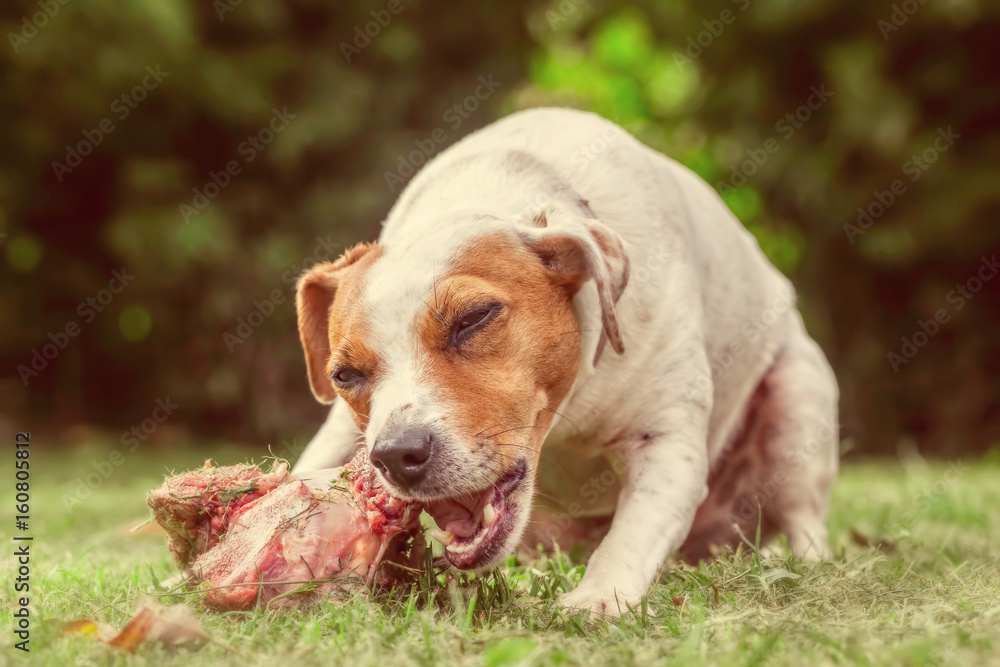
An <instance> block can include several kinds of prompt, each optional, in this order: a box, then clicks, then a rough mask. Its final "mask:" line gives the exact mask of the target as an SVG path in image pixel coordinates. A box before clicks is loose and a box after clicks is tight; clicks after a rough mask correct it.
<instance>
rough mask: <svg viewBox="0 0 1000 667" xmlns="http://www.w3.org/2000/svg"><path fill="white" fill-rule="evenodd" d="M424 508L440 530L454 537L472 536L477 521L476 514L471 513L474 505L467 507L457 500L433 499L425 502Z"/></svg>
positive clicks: (474, 532)
mask: <svg viewBox="0 0 1000 667" xmlns="http://www.w3.org/2000/svg"><path fill="white" fill-rule="evenodd" d="M469 500H470V502H474V501H472V500H471V499H469ZM424 509H426V510H427V513H428V514H430V515H431V517H432V518H433V519H434V523H436V524H437V525H438V527H439V528H440V529H441V530H445V531H448V532H449V533H451V534H452V535H454V536H455V537H472V536H473V535H475V534H476V527H477V526H478V523H479V522H478V518H479V517H478V515H476V514H474V513H473V510H474V509H476V507H471V508H470V507H467V506H465V505H463V504H462V503H461V502H459V501H457V500H435V501H432V502H429V503H427V504H426V505H425V506H424Z"/></svg>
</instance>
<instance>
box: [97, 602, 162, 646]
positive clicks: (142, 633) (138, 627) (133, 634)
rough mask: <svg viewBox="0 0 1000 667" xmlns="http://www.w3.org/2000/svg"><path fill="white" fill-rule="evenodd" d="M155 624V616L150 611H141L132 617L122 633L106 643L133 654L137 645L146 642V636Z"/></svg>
mask: <svg viewBox="0 0 1000 667" xmlns="http://www.w3.org/2000/svg"><path fill="white" fill-rule="evenodd" d="M155 622H156V614H155V613H154V612H153V611H152V610H150V609H143V610H142V611H140V612H139V613H138V615H136V616H133V617H132V620H130V621H129V622H128V623H127V624H126V625H125V627H124V628H123V629H122V631H121V632H119V633H118V635H117V636H116V637H115V638H114V639H112V640H111V641H109V642H108V643H109V644H111V645H112V646H117V647H118V648H120V649H124V650H126V651H128V652H129V653H135V649H136V648H137V647H138V646H139V644H141V643H142V642H144V641H145V640H146V636H147V635H148V634H149V631H150V629H152V627H153V623H155Z"/></svg>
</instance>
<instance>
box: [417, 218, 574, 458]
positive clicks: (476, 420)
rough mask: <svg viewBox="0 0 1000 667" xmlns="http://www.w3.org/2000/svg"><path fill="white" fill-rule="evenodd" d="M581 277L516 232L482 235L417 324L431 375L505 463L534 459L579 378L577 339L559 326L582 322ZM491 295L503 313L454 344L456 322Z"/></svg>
mask: <svg viewBox="0 0 1000 667" xmlns="http://www.w3.org/2000/svg"><path fill="white" fill-rule="evenodd" d="M583 279H585V276H581V277H580V279H579V280H577V281H573V280H572V279H570V278H567V275H566V274H565V273H563V272H560V271H557V270H553V269H551V268H547V267H546V266H545V265H544V264H543V262H540V261H539V259H538V257H537V256H536V255H535V253H533V252H531V250H529V249H528V248H527V247H525V246H524V245H523V244H522V243H520V242H519V241H518V240H517V239H516V238H512V237H510V236H507V235H505V234H496V235H492V236H488V237H481V238H479V239H476V241H475V242H473V243H472V244H471V245H470V246H469V248H468V249H467V251H466V252H464V253H463V254H462V256H461V257H460V258H459V259H458V261H457V262H456V263H455V264H454V265H453V266H452V267H451V268H450V271H449V273H448V274H447V275H445V276H443V277H442V279H441V280H440V281H439V282H438V285H437V286H436V290H435V291H436V293H437V295H438V296H439V297H440V298H439V300H438V306H437V307H435V309H432V310H428V312H427V313H426V315H425V316H424V319H423V321H422V322H421V323H420V324H419V325H418V329H417V330H418V333H419V337H420V343H421V346H422V347H423V349H424V350H426V351H427V353H428V354H427V359H428V370H427V379H428V381H429V382H430V383H431V384H432V385H433V386H434V387H435V388H436V393H437V394H438V395H439V396H441V397H442V398H443V399H444V400H445V401H447V402H448V403H449V405H450V406H451V408H452V409H451V415H452V417H453V419H454V420H455V425H456V426H457V427H458V428H459V430H460V432H462V433H466V434H468V436H469V437H470V438H473V439H474V440H475V441H476V442H473V443H470V444H472V445H473V446H488V447H491V448H492V449H493V452H492V454H493V455H492V456H491V457H490V458H491V459H492V460H496V461H498V462H499V463H500V464H501V466H502V467H504V468H506V467H507V466H509V465H510V464H512V463H513V462H514V461H515V460H517V459H519V458H522V457H523V456H525V454H528V455H529V461H530V463H531V464H532V465H534V464H536V463H537V460H538V453H539V450H540V449H541V443H542V436H543V435H544V433H545V432H546V430H547V428H548V427H549V425H550V424H551V423H552V419H553V416H554V413H553V412H552V410H555V409H556V408H557V407H558V405H559V403H560V402H561V401H562V399H563V398H564V397H565V396H566V394H567V392H568V391H569V389H570V387H571V386H572V385H573V381H574V379H575V378H576V371H577V367H578V365H579V358H580V343H579V338H578V337H574V336H564V335H562V334H563V332H565V331H569V330H572V329H574V328H576V326H577V323H576V317H575V316H574V314H573V309H572V298H573V296H574V295H575V294H576V292H577V290H579V288H580V284H581V283H582V280H583ZM434 299H435V297H434V295H429V296H428V299H427V301H428V303H429V304H434ZM490 303H499V304H501V305H502V311H501V312H500V313H499V315H497V316H496V317H494V319H493V320H492V321H490V322H489V323H488V324H486V325H485V326H484V328H483V329H481V330H479V331H477V332H475V333H474V334H473V335H472V336H471V337H470V338H469V339H468V340H466V341H465V342H464V343H463V344H461V345H460V346H459V347H458V348H457V349H456V348H455V347H453V346H452V344H451V342H450V332H451V329H452V326H453V323H454V321H455V320H456V319H458V318H461V317H462V315H463V314H465V313H467V312H468V311H470V310H472V309H475V308H477V307H482V306H485V305H487V304H490ZM507 429H514V430H509V431H507ZM500 431H507V432H505V433H503V434H502V435H500V436H499V437H498V438H490V437H489V436H490V434H491V433H499V432H500ZM475 434H481V435H480V436H479V437H475ZM526 448H527V451H526Z"/></svg>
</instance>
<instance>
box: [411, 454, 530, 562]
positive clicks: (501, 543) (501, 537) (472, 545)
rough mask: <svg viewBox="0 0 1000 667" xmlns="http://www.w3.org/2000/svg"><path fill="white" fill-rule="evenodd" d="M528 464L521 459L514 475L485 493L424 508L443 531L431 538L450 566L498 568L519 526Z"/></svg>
mask: <svg viewBox="0 0 1000 667" xmlns="http://www.w3.org/2000/svg"><path fill="white" fill-rule="evenodd" d="M526 471H527V463H526V461H525V460H524V459H520V460H519V461H518V462H517V463H515V464H514V466H513V467H512V468H511V471H510V472H509V473H507V474H506V475H505V476H504V477H502V478H501V479H500V480H499V481H498V482H496V483H495V484H494V485H493V486H491V487H489V488H487V489H484V490H483V491H480V492H477V493H473V494H470V495H464V496H458V497H455V498H442V499H439V500H432V501H430V502H427V503H425V504H424V509H425V510H427V513H428V514H430V515H431V517H432V518H433V519H434V521H435V523H437V525H438V526H439V527H440V529H439V530H432V531H431V536H432V537H434V538H435V539H436V540H437V541H439V542H441V544H443V545H444V547H445V550H444V554H445V557H446V558H447V559H448V562H449V563H451V564H452V565H454V566H455V567H457V568H458V569H460V570H474V569H477V568H485V567H488V566H491V565H494V564H496V562H497V561H498V560H499V559H501V558H503V557H504V556H506V555H507V554H506V553H504V548H505V546H506V544H507V541H508V538H509V537H510V534H511V532H512V531H513V530H514V528H515V526H516V523H517V516H518V511H519V510H520V509H521V508H519V507H518V499H517V497H516V496H517V491H518V489H519V488H520V487H521V484H522V482H524V476H525V472H526Z"/></svg>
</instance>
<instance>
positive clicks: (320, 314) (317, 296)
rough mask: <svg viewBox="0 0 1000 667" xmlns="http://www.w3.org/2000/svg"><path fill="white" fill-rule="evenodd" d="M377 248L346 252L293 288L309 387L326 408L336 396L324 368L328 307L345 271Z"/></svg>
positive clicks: (327, 351) (366, 246) (368, 246)
mask: <svg viewBox="0 0 1000 667" xmlns="http://www.w3.org/2000/svg"><path fill="white" fill-rule="evenodd" d="M376 247H377V244H375V243H362V244H359V245H356V246H354V247H353V248H350V249H348V250H347V252H345V253H344V254H343V255H341V256H340V258H338V259H337V261H335V262H323V263H322V264H317V265H316V266H314V267H313V268H312V269H310V270H309V271H308V272H306V273H304V274H303V275H302V277H301V278H299V282H298V285H297V286H296V291H295V309H296V311H297V312H298V318H299V339H300V340H301V341H302V350H303V352H305V355H306V369H307V370H308V372H309V385H310V386H311V388H312V393H313V396H315V397H316V400H317V401H319V402H320V403H324V404H326V405H329V404H330V403H333V399H335V398H336V397H337V392H336V391H334V389H333V384H332V383H331V382H330V378H329V377H328V375H327V373H328V370H327V367H326V365H327V362H328V361H329V360H330V307H331V306H332V305H333V299H334V297H335V296H336V294H337V288H338V287H339V285H340V282H341V280H342V279H343V275H344V272H345V271H346V270H348V268H349V267H350V266H351V265H352V264H354V263H355V262H357V261H358V260H359V259H361V258H362V257H364V256H365V255H367V254H368V253H369V252H371V251H372V250H373V249H374V248H376Z"/></svg>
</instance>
